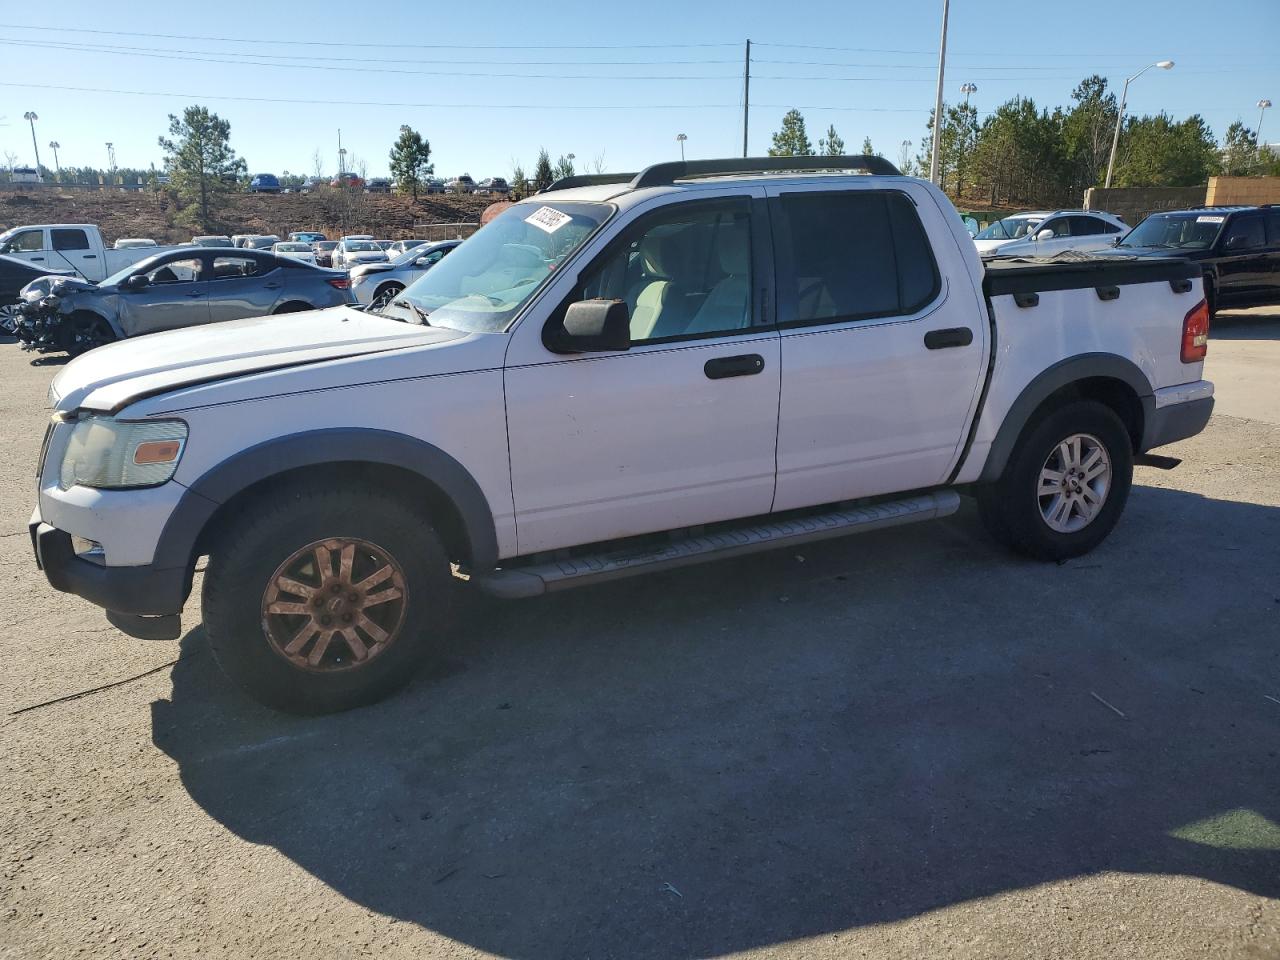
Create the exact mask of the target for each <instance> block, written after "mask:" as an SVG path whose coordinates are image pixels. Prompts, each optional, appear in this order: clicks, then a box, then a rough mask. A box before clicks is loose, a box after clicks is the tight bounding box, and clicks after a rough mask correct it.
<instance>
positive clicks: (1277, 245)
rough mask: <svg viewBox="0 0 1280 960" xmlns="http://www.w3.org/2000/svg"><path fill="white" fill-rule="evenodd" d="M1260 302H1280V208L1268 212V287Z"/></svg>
mask: <svg viewBox="0 0 1280 960" xmlns="http://www.w3.org/2000/svg"><path fill="white" fill-rule="evenodd" d="M1260 302H1262V303H1265V304H1268V305H1270V304H1280V210H1270V211H1268V212H1267V289H1266V291H1265V293H1264V298H1263V299H1262V300H1261V301H1260Z"/></svg>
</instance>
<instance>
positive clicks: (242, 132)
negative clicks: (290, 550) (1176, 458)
mask: <svg viewBox="0 0 1280 960" xmlns="http://www.w3.org/2000/svg"><path fill="white" fill-rule="evenodd" d="M129 6H130V7H136V8H137V11H138V14H139V15H131V16H129V17H127V18H125V17H121V16H118V15H113V13H112V11H119V9H120V5H118V4H116V5H111V4H103V3H101V2H93V3H89V2H80V0H60V2H59V3H58V4H56V6H53V7H49V6H46V5H43V4H6V5H5V7H4V9H3V10H0V48H3V51H4V54H3V55H4V62H5V70H4V76H3V79H2V80H0V117H3V119H2V120H0V152H3V153H14V154H17V158H18V162H19V163H30V162H31V160H32V155H31V154H32V144H31V136H30V130H29V128H28V125H27V123H26V122H24V121H23V119H22V115H23V113H24V112H26V111H28V110H34V111H35V112H36V113H37V114H38V115H39V117H40V119H39V121H38V122H37V130H36V132H37V136H38V139H39V143H40V151H41V160H42V161H43V162H44V163H45V164H47V165H52V160H53V158H52V155H51V151H49V150H48V148H47V147H46V144H48V143H49V141H50V140H57V141H59V142H60V143H61V144H62V147H61V149H60V150H59V156H60V159H61V161H62V163H64V164H67V165H86V164H93V165H96V166H105V164H106V148H105V146H104V144H105V143H106V142H107V141H111V142H113V143H114V144H115V151H116V159H117V163H118V164H119V165H121V166H147V165H149V164H150V163H152V162H155V163H157V164H158V163H159V161H160V157H161V152H160V150H159V148H158V147H157V146H156V138H157V136H159V135H160V134H161V133H164V132H165V131H166V127H167V120H166V115H167V114H169V113H172V112H180V111H181V109H182V108H183V107H184V106H186V105H188V104H190V103H197V102H198V103H204V104H207V105H208V106H209V107H210V108H212V109H213V110H215V111H216V112H218V113H219V114H220V115H221V116H223V117H225V118H227V119H228V120H229V121H230V122H231V135H232V145H233V146H234V147H235V148H236V150H237V151H238V152H239V153H240V155H241V156H243V157H245V159H246V160H247V162H248V165H249V168H250V170H251V171H272V172H276V173H279V172H281V171H284V170H289V171H292V172H295V173H310V172H311V171H312V168H313V161H312V156H313V153H314V151H315V150H316V149H317V148H318V149H320V150H321V151H322V153H323V158H324V167H325V171H326V173H332V172H333V171H334V169H335V168H336V166H337V147H338V142H337V138H338V129H339V128H341V130H342V140H343V145H344V146H345V147H346V148H347V149H348V151H349V152H350V154H351V155H353V156H358V157H362V158H364V160H365V161H366V162H367V164H368V171H369V174H370V175H371V176H372V175H376V174H379V173H385V172H386V169H387V151H388V149H389V148H390V145H391V142H392V141H393V140H394V139H395V136H396V133H397V130H398V128H399V126H400V125H401V124H402V123H408V124H410V125H411V126H413V127H415V128H416V129H418V130H420V131H421V132H422V133H423V134H424V135H425V136H426V137H427V138H428V139H429V140H430V141H431V144H432V148H433V159H434V160H435V162H436V171H437V173H440V174H444V175H454V174H458V173H462V172H468V173H470V174H472V175H473V176H475V177H476V178H480V177H485V176H508V175H509V174H510V172H511V168H512V162H513V159H515V160H519V161H522V162H523V163H524V164H525V166H526V168H531V167H532V164H533V160H534V158H535V157H536V155H537V151H538V149H539V147H542V146H545V147H546V148H547V149H548V150H550V151H551V153H552V156H553V158H554V157H555V156H556V155H557V154H560V153H574V154H575V155H576V157H577V164H578V167H579V169H582V168H583V167H584V165H587V164H589V163H590V161H591V160H592V159H593V158H595V157H597V156H601V155H603V157H604V163H605V166H606V168H607V169H609V170H612V171H617V170H631V169H636V168H637V167H640V166H643V165H644V164H646V163H650V162H655V161H659V160H666V159H672V158H676V157H678V156H679V147H678V145H677V143H676V141H675V136H676V134H677V133H685V134H687V136H688V141H687V143H686V149H687V152H688V155H689V156H690V157H714V156H736V155H739V154H740V152H741V145H742V127H741V122H742V110H741V106H740V104H741V100H742V60H743V42H744V41H745V40H746V39H747V38H750V39H751V40H752V43H753V57H752V59H753V65H752V82H751V103H752V109H751V125H750V149H751V152H752V153H753V154H762V153H764V152H765V150H766V149H767V148H768V145H769V137H770V134H771V132H772V131H773V130H775V129H777V127H778V125H779V120H780V118H781V116H782V114H783V113H784V112H785V110H786V109H787V108H788V107H791V106H796V107H799V108H801V110H802V111H803V112H804V115H805V118H806V120H807V122H808V128H809V132H810V136H811V137H812V138H813V139H814V140H815V141H816V140H817V138H818V136H819V135H820V134H821V133H822V132H823V131H825V130H826V128H827V125H828V124H829V123H831V124H834V125H835V127H836V129H837V131H838V132H839V133H840V135H841V136H842V137H843V139H844V140H845V143H846V145H847V147H848V148H849V149H850V150H851V151H854V150H856V148H858V147H859V146H860V145H861V143H862V139H863V137H864V136H870V137H871V139H872V141H873V143H874V144H875V146H876V148H877V149H879V150H880V151H881V152H883V153H884V154H886V155H887V156H889V157H890V158H893V159H895V160H896V158H897V156H898V154H899V150H900V144H901V142H902V141H903V140H911V141H913V147H912V150H913V153H914V151H915V149H916V147H917V146H918V144H919V141H920V139H921V135H922V133H923V132H924V127H925V123H926V122H927V120H928V114H929V109H930V107H931V106H932V103H933V91H934V87H933V82H934V77H935V72H936V63H937V60H936V58H937V44H938V31H939V25H940V16H941V6H942V4H941V0H893V2H885V0H876V2H862V0H842V2H825V0H823V2H805V0H801V2H793V3H782V4H780V3H777V2H765V0H737V2H732V3H722V2H706V0H704V2H700V3H690V2H684V3H669V2H662V0H651V2H649V3H646V4H621V3H600V2H579V0H566V2H561V3H556V4H529V3H527V2H521V3H508V2H503V0H490V2H489V3H485V4H478V5H476V6H474V7H472V6H468V5H462V6H457V5H451V4H440V3H424V2H401V0H384V2H382V3H376V4H375V3H367V4H366V3H361V4H353V3H351V2H350V0H345V2H341V3H330V2H326V0H307V2H303V3H288V4H284V3H277V2H271V0H267V2H262V0H259V2H256V3H243V2H235V0H221V2H219V3H218V4H216V5H207V4H196V5H190V4H176V5H160V4H150V3H148V4H142V3H134V4H129ZM143 9H148V10H151V11H154V12H153V13H151V14H150V15H140V14H141V11H142V10H143ZM1227 9H1229V10H1230V14H1229V16H1227V15H1226V14H1225V13H1224V12H1223V11H1225V10H1227ZM46 10H52V11H56V16H51V15H47V14H45V13H44V12H43V11H46ZM214 10H216V11H217V15H216V16H215V15H214V14H213V13H212V11H214ZM184 11H194V14H193V15H190V16H188V15H185V13H184ZM1205 11H1206V7H1205V5H1204V3H1203V2H1193V0H1153V2H1147V0H1105V2H1100V0H1071V2H1069V3H1066V2H1061V0H1058V2H1052V3H1047V2H1038V0H953V2H952V5H951V33H950V39H949V44H948V57H947V73H946V95H947V97H948V99H952V100H956V99H960V96H961V95H960V93H959V88H960V85H961V84H962V83H964V82H966V81H970V82H973V83H976V84H977V86H978V92H977V93H976V94H975V95H974V97H973V102H974V103H975V104H976V105H977V106H978V108H979V111H980V113H985V112H986V111H988V110H990V109H992V108H993V107H994V106H995V105H996V104H998V103H1000V102H1002V101H1004V100H1005V99H1007V98H1008V97H1010V96H1012V95H1014V94H1016V93H1021V94H1023V95H1026V96H1031V97H1033V98H1035V100H1036V102H1037V103H1038V104H1041V105H1053V104H1057V103H1065V102H1067V100H1068V99H1069V97H1070V92H1071V88H1072V87H1073V86H1074V85H1075V83H1076V82H1077V81H1078V80H1079V79H1080V78H1082V77H1084V76H1085V75H1087V74H1090V73H1094V72H1097V73H1101V74H1103V75H1104V76H1107V77H1109V78H1111V80H1112V82H1113V83H1114V84H1115V86H1117V87H1118V86H1119V85H1120V84H1121V83H1123V80H1124V77H1125V76H1127V75H1129V74H1132V73H1134V72H1136V71H1137V70H1138V69H1140V68H1141V67H1143V66H1145V65H1146V64H1148V63H1151V62H1152V61H1154V60H1158V59H1164V58H1169V59H1172V60H1174V61H1176V64H1177V65H1176V67H1175V68H1174V69H1173V70H1172V71H1168V72H1166V71H1158V70H1153V71H1150V72H1148V73H1147V74H1146V75H1145V76H1143V77H1142V78H1141V79H1140V80H1138V81H1136V82H1135V83H1134V84H1133V85H1132V87H1131V89H1130V97H1129V110H1130V112H1137V113H1143V112H1154V111H1158V110H1161V109H1164V110H1167V111H1169V112H1170V113H1172V114H1173V115H1175V116H1176V117H1179V118H1181V117H1183V116H1186V115H1188V114H1191V113H1199V114H1201V115H1202V116H1204V117H1205V119H1206V120H1207V121H1208V123H1209V125H1210V126H1211V127H1212V128H1213V130H1214V133H1215V134H1217V135H1218V136H1219V137H1221V136H1222V134H1223V132H1224V131H1225V130H1226V127H1227V125H1228V124H1230V123H1231V122H1232V121H1233V120H1236V119H1243V120H1244V121H1245V122H1246V123H1247V124H1248V125H1249V126H1250V127H1252V126H1254V125H1256V123H1257V117H1258V111H1257V109H1256V107H1255V106H1254V104H1256V102H1257V101H1258V100H1259V98H1262V97H1268V98H1270V99H1272V100H1274V101H1276V103H1277V105H1280V57H1277V38H1278V37H1280V0H1233V2H1232V3H1231V4H1230V5H1229V7H1224V8H1223V11H1220V12H1219V13H1217V14H1215V15H1214V16H1207V15H1206V12H1205ZM1215 24H1217V25H1221V26H1223V27H1226V26H1228V25H1229V26H1230V29H1223V30H1220V31H1214V30H1212V29H1210V27H1211V26H1212V25H1215ZM22 27H28V28H42V29H22ZM77 31H80V32H77ZM91 31H104V32H91ZM109 31H122V32H118V33H111V32H109ZM128 31H136V32H132V33H131V32H128ZM162 34H166V35H169V36H160V35H162ZM212 38H220V39H212ZM51 87H63V88H79V89H75V90H70V89H51ZM124 91H133V92H124ZM236 98H239V99H236ZM269 100H293V101H316V102H299V103H278V102H266V101H269ZM336 100H345V101H359V102H360V103H363V104H379V105H362V106H355V105H341V104H336V103H334V102H333V101H336ZM1267 113H1268V116H1267V119H1266V121H1265V122H1264V135H1265V139H1266V140H1268V141H1277V140H1280V116H1278V115H1274V113H1275V112H1274V111H1268V112H1267Z"/></svg>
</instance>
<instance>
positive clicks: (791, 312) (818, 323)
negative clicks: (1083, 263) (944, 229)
mask: <svg viewBox="0 0 1280 960" xmlns="http://www.w3.org/2000/svg"><path fill="white" fill-rule="evenodd" d="M851 193H856V194H858V195H862V194H875V195H877V196H882V197H887V196H888V195H889V194H897V195H898V196H900V197H902V198H903V199H904V200H906V201H907V202H908V203H909V204H910V205H911V207H910V210H911V215H912V216H913V217H914V218H915V221H916V223H917V224H918V225H919V227H920V233H921V235H922V236H923V237H924V239H925V248H926V249H927V250H928V251H929V264H930V266H931V267H932V268H933V287H932V289H931V290H930V292H929V296H928V297H927V298H926V299H924V300H923V301H921V302H920V303H919V304H917V305H915V308H914V309H912V310H909V311H905V312H904V311H903V310H901V309H900V308H899V309H897V310H885V311H880V312H877V313H860V314H841V315H839V316H835V317H816V318H814V319H812V320H794V319H793V320H784V319H782V318H783V317H784V316H792V317H794V316H795V314H796V312H797V310H798V307H797V305H796V304H795V303H792V302H789V301H790V300H791V299H792V298H791V297H790V296H789V294H787V293H785V292H784V291H785V290H789V289H790V286H789V285H787V284H783V283H781V282H777V283H776V284H775V287H776V290H775V298H776V299H775V313H774V325H775V326H776V327H777V328H778V329H779V330H798V329H804V328H808V327H836V326H843V325H846V324H850V323H861V324H866V325H868V326H870V325H871V324H872V323H873V322H875V321H881V322H889V323H914V322H915V321H917V320H921V319H924V318H925V317H927V316H928V315H929V314H930V313H932V312H933V311H934V309H935V308H936V307H937V305H938V304H939V303H940V301H941V300H943V299H945V297H946V284H944V283H943V282H942V273H941V271H939V270H938V258H937V257H936V256H935V255H934V252H933V243H932V241H931V239H930V237H929V231H928V230H926V229H925V226H924V222H923V221H921V219H920V213H919V209H918V205H917V204H916V202H915V200H914V199H913V198H912V196H911V194H909V193H907V192H906V191H905V190H897V189H893V188H883V189H871V190H865V189H862V190H856V191H855V190H783V191H780V192H778V193H775V194H773V195H772V196H770V197H769V212H770V220H771V224H772V228H773V245H774V262H775V264H776V270H777V274H778V277H782V276H783V275H784V274H785V273H786V272H787V271H790V273H791V274H792V275H794V273H795V269H794V264H793V262H792V248H791V245H790V239H791V237H790V233H789V231H790V225H789V223H788V221H787V219H786V216H785V215H784V214H783V212H782V210H781V206H782V199H783V198H784V197H786V196H792V195H803V196H809V195H813V194H817V195H819V196H833V195H840V196H844V195H845V194H851ZM1046 219H1047V218H1046ZM888 220H889V231H890V237H891V239H892V240H893V242H894V246H895V251H894V258H895V262H896V258H897V250H896V247H897V235H896V234H895V233H894V230H895V227H894V223H893V217H889V218H888ZM897 283H898V300H899V303H901V301H902V271H898V276H897Z"/></svg>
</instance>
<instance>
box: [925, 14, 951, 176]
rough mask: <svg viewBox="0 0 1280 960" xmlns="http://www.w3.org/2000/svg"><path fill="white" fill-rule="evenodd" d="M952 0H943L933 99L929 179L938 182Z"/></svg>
mask: <svg viewBox="0 0 1280 960" xmlns="http://www.w3.org/2000/svg"><path fill="white" fill-rule="evenodd" d="M950 14H951V0H942V39H941V40H940V41H939V42H938V91H937V95H936V96H935V97H934V99H933V151H932V153H931V154H930V157H929V180H930V182H932V183H935V184H936V183H937V182H938V157H939V149H940V147H941V141H942V78H943V75H944V74H945V73H946V69H947V18H948V17H949V16H950Z"/></svg>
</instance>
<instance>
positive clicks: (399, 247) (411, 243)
mask: <svg viewBox="0 0 1280 960" xmlns="http://www.w3.org/2000/svg"><path fill="white" fill-rule="evenodd" d="M430 242H431V241H430V240H397V241H396V242H395V243H393V244H391V246H389V247H387V256H388V257H390V258H391V259H392V260H393V261H394V260H395V258H396V257H398V256H400V255H401V254H402V253H405V252H407V251H409V250H412V249H413V248H414V247H421V246H422V245H423V244H427V243H430Z"/></svg>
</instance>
